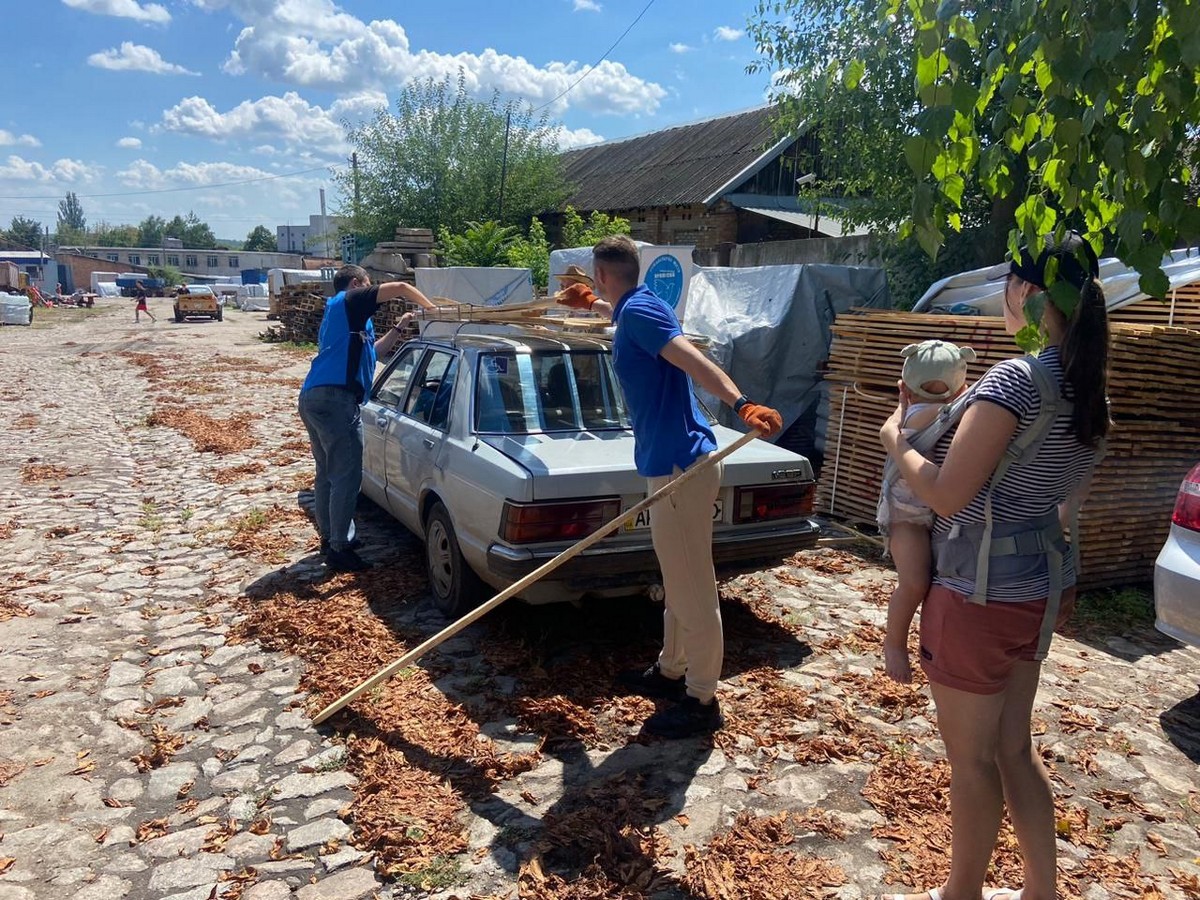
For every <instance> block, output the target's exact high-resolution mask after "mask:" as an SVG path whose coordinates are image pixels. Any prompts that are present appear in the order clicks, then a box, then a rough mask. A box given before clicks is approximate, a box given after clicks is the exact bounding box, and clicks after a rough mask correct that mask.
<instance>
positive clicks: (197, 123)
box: [157, 91, 387, 157]
mask: <svg viewBox="0 0 1200 900" xmlns="http://www.w3.org/2000/svg"><path fill="white" fill-rule="evenodd" d="M386 105H387V95H386V94H383V93H380V92H378V91H364V92H362V93H358V94H351V95H350V96H348V97H342V98H340V99H338V100H336V101H334V102H333V103H332V104H330V105H329V107H328V108H326V107H322V106H318V105H316V104H313V103H309V102H308V101H307V100H305V99H304V98H303V97H301V96H300V95H299V94H297V93H296V92H295V91H288V92H287V93H286V94H284V95H283V96H282V97H276V96H267V97H260V98H259V99H258V100H244V101H243V102H241V103H239V104H238V105H237V106H235V107H233V108H232V109H230V110H228V111H227V112H221V111H219V110H218V109H217V108H216V107H214V106H213V105H212V104H211V103H210V102H209V101H208V100H206V99H205V98H204V97H187V98H185V99H183V100H180V101H179V102H178V103H176V104H175V105H174V106H172V107H171V108H170V109H167V110H164V111H163V114H162V121H161V123H160V124H159V125H158V126H157V127H158V128H161V129H162V130H164V131H170V132H173V133H176V134H190V135H195V136H197V137H206V138H211V139H214V140H239V139H245V138H252V139H254V140H256V141H259V142H260V143H261V142H262V141H265V140H275V141H277V142H279V143H282V144H285V145H290V146H295V147H297V148H301V147H302V148H303V149H306V150H311V151H313V152H316V153H318V154H321V155H322V156H325V157H328V156H342V155H344V154H345V153H346V152H347V150H348V148H347V145H346V134H345V130H344V129H343V127H342V120H343V119H348V120H351V121H355V120H361V119H365V118H367V117H368V116H370V115H371V114H372V113H373V112H374V111H375V110H376V109H377V108H378V107H380V106H386ZM266 146H267V147H268V148H269V149H271V150H272V152H273V150H274V148H273V147H272V146H271V145H266ZM256 152H263V151H262V149H261V148H256Z"/></svg>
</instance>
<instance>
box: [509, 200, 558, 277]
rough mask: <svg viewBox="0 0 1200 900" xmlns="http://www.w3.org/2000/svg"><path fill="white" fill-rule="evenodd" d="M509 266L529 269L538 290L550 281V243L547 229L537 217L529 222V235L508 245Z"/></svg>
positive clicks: (518, 238) (517, 238) (519, 236)
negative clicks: (547, 237)
mask: <svg viewBox="0 0 1200 900" xmlns="http://www.w3.org/2000/svg"><path fill="white" fill-rule="evenodd" d="M508 264H509V265H510V266H517V267H518V268H521V269H528V270H529V271H530V273H531V275H532V277H533V284H534V286H535V287H537V288H541V286H542V285H544V284H546V282H547V281H549V279H550V242H549V241H547V240H546V228H545V226H544V225H542V220H541V219H539V218H538V217H537V216H534V217H533V219H531V220H530V222H529V233H528V234H527V235H524V236H521V235H518V236H517V237H516V238H514V239H513V242H512V243H511V244H509V245H508Z"/></svg>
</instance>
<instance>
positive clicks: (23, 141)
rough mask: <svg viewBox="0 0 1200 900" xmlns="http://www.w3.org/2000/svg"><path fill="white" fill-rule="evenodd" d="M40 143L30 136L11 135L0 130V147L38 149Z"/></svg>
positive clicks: (9, 132)
mask: <svg viewBox="0 0 1200 900" xmlns="http://www.w3.org/2000/svg"><path fill="white" fill-rule="evenodd" d="M40 146H42V142H41V141H39V140H38V139H37V138H35V137H34V136H33V135H32V134H13V133H12V132H11V131H5V130H4V129H3V128H0V147H40Z"/></svg>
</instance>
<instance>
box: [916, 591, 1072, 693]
mask: <svg viewBox="0 0 1200 900" xmlns="http://www.w3.org/2000/svg"><path fill="white" fill-rule="evenodd" d="M1045 611H1046V601H1045V600H1030V601H1027V602H1024V603H1001V602H993V603H988V604H986V605H980V604H977V603H970V602H968V601H967V598H966V597H964V596H963V595H962V594H960V593H958V592H957V591H952V590H950V588H947V587H942V586H941V585H937V584H935V585H934V586H933V587H932V588H930V589H929V593H928V595H926V597H925V602H924V604H922V606H921V668H922V669H924V670H925V675H926V676H927V677H928V678H929V680H930V681H933V682H936V683H937V684H942V685H945V686H946V687H950V688H954V689H956V690H959V691H966V692H968V693H971V694H998V693H1000V692H1001V691H1002V690H1004V688H1005V687H1006V686H1007V684H1008V679H1009V676H1010V675H1011V674H1012V670H1013V666H1014V665H1015V664H1016V663H1017V662H1021V661H1025V662H1033V661H1034V660H1036V659H1037V646H1038V639H1039V638H1040V637H1041V631H1042V616H1043V614H1044V613H1045ZM1074 611H1075V588H1073V587H1071V588H1067V589H1066V590H1065V591H1063V595H1062V603H1061V604H1060V606H1059V609H1058V621H1057V623H1056V624H1055V628H1061V627H1062V626H1063V624H1064V623H1065V622H1066V621H1067V620H1068V619H1069V618H1071V613H1072V612H1074Z"/></svg>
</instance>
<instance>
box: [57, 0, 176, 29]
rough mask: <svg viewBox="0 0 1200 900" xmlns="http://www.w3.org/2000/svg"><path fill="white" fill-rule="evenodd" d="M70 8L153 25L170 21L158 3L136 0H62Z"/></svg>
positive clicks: (164, 8)
mask: <svg viewBox="0 0 1200 900" xmlns="http://www.w3.org/2000/svg"><path fill="white" fill-rule="evenodd" d="M62 2H63V3H65V4H66V5H67V6H69V7H71V8H72V9H80V10H83V11H84V12H90V13H95V14H96V15H98V16H116V17H117V18H119V19H133V20H134V21H135V22H146V23H148V24H153V25H165V24H166V23H167V22H170V21H171V14H170V13H169V12H167V8H166V7H165V6H162V5H160V4H158V3H139V2H138V0H62Z"/></svg>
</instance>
